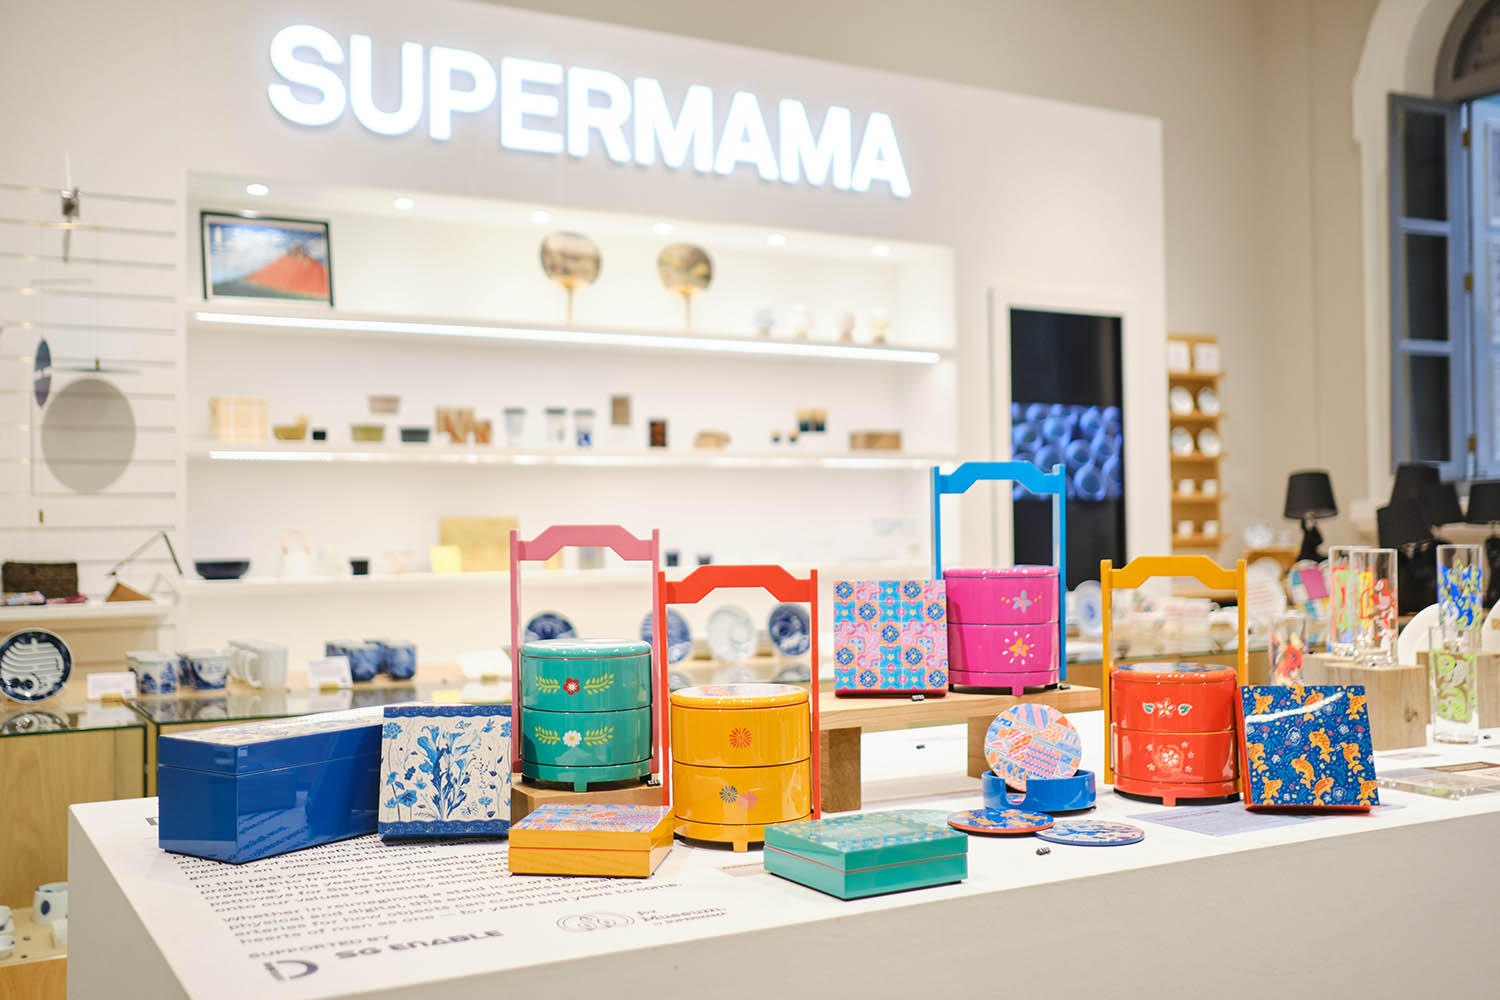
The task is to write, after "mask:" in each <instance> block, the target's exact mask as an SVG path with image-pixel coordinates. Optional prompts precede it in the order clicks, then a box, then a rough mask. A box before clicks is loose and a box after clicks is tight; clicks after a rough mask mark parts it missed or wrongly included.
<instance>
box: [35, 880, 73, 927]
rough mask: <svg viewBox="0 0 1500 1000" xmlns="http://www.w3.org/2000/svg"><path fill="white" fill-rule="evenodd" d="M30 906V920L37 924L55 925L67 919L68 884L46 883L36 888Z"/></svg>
mask: <svg viewBox="0 0 1500 1000" xmlns="http://www.w3.org/2000/svg"><path fill="white" fill-rule="evenodd" d="M31 906H32V909H31V919H32V920H35V921H36V922H37V923H39V924H55V923H57V922H58V921H59V920H66V919H68V883H66V882H48V883H47V884H46V885H39V886H37V887H36V893H35V894H34V895H33V896H32V901H31Z"/></svg>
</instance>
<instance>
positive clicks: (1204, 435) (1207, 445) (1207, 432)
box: [1198, 427, 1219, 458]
mask: <svg viewBox="0 0 1500 1000" xmlns="http://www.w3.org/2000/svg"><path fill="white" fill-rule="evenodd" d="M1198 451H1199V453H1200V454H1203V455H1206V456H1207V457H1209V458H1217V457H1218V455H1219V432H1218V431H1216V430H1214V429H1213V428H1212V427H1205V428H1203V429H1202V430H1200V431H1199V432H1198Z"/></svg>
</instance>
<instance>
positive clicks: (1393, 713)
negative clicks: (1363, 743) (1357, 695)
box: [1302, 653, 1428, 750]
mask: <svg viewBox="0 0 1500 1000" xmlns="http://www.w3.org/2000/svg"><path fill="white" fill-rule="evenodd" d="M1302 682H1303V683H1304V684H1340V685H1348V684H1362V685H1364V688H1365V698H1366V702H1365V704H1366V705H1367V706H1368V707H1369V710H1370V741H1371V743H1372V744H1373V746H1374V748H1375V749H1376V750H1399V749H1401V748H1403V747H1420V746H1426V745H1427V716H1428V711H1427V666H1426V663H1425V662H1424V663H1423V665H1422V666H1416V667H1410V666H1408V667H1401V666H1394V667H1367V666H1363V665H1361V664H1360V663H1358V662H1356V661H1354V660H1346V659H1343V658H1342V657H1337V656H1330V655H1329V654H1327V653H1313V654H1312V655H1310V656H1308V657H1307V658H1306V659H1305V660H1303V661H1302Z"/></svg>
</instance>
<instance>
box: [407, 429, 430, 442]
mask: <svg viewBox="0 0 1500 1000" xmlns="http://www.w3.org/2000/svg"><path fill="white" fill-rule="evenodd" d="M431 436H432V428H431V427H403V428H401V443H402V444H426V443H427V441H428V439H429V438H430V437H431Z"/></svg>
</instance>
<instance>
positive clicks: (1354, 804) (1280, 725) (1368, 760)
mask: <svg viewBox="0 0 1500 1000" xmlns="http://www.w3.org/2000/svg"><path fill="white" fill-rule="evenodd" d="M1236 711H1237V714H1238V716H1239V725H1240V746H1241V750H1240V773H1241V774H1242V775H1243V776H1244V781H1243V794H1244V797H1245V806H1246V808H1249V809H1263V808H1278V809H1287V808H1301V809H1352V810H1358V811H1361V812H1363V811H1367V810H1369V808H1370V807H1371V806H1376V805H1379V804H1380V792H1379V791H1378V784H1377V781H1376V778H1375V761H1374V756H1373V751H1372V748H1371V745H1370V716H1369V710H1368V708H1367V707H1366V705H1365V689H1364V687H1363V686H1361V685H1353V686H1350V687H1338V686H1326V687H1324V686H1306V687H1304V686H1303V685H1301V684H1297V685H1293V686H1291V687H1280V686H1265V687H1257V686H1247V687H1243V688H1240V700H1239V702H1238V703H1237V704H1236Z"/></svg>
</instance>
